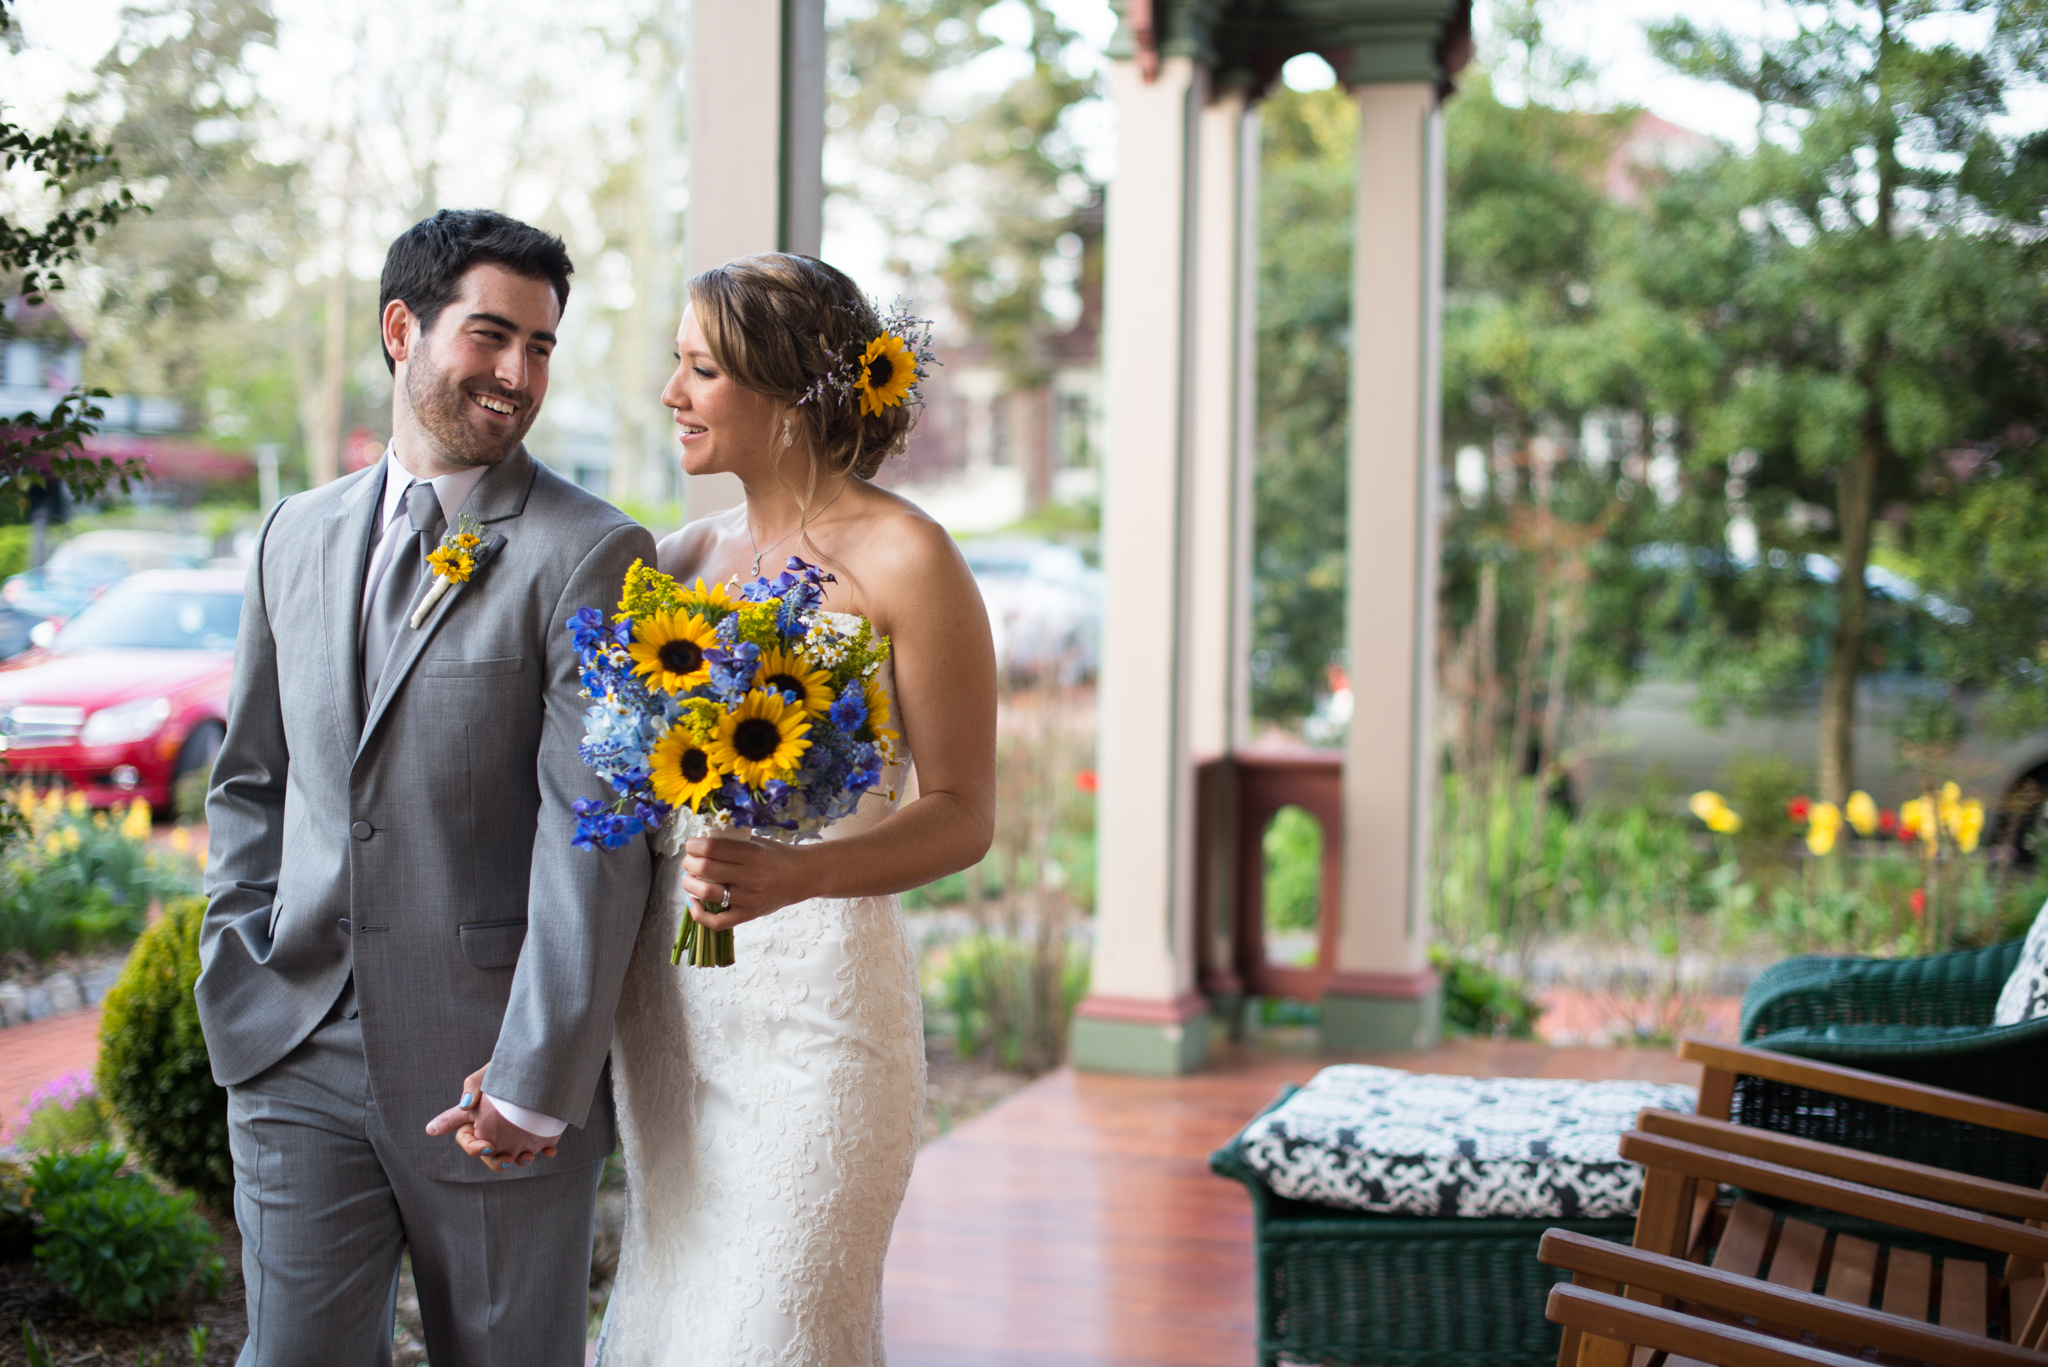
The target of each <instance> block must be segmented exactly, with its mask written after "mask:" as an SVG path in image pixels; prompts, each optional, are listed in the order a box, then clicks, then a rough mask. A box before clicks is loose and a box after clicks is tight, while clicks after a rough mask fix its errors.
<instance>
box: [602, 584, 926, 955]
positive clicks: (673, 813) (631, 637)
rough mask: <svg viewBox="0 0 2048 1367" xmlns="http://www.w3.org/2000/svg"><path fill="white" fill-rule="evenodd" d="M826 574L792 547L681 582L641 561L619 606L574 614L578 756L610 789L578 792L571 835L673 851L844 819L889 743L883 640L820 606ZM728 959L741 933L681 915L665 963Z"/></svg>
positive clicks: (863, 624) (883, 761)
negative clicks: (733, 833) (746, 571)
mask: <svg viewBox="0 0 2048 1367" xmlns="http://www.w3.org/2000/svg"><path fill="white" fill-rule="evenodd" d="M831 582H833V580H832V576H831V575H829V574H825V573H823V572H821V571H820V570H819V569H818V567H817V566H815V565H810V564H806V563H805V562H804V561H802V560H799V559H797V558H795V557H794V556H792V557H791V558H790V561H789V564H788V567H787V568H786V569H784V570H783V572H782V573H781V574H779V575H777V576H776V577H775V578H773V579H770V578H767V577H766V576H763V577H762V578H759V579H756V580H755V581H754V582H753V583H751V584H746V585H740V586H738V587H737V588H736V590H733V591H728V589H727V587H726V586H725V585H714V586H712V587H709V588H707V587H705V584H704V581H703V580H702V579H699V580H698V581H697V584H696V587H695V588H688V589H686V588H684V587H683V586H682V585H681V584H679V583H677V582H676V581H675V580H674V579H671V578H670V577H669V576H667V575H665V574H663V573H661V572H660V571H659V570H656V569H653V568H652V567H650V566H647V565H644V564H641V563H639V562H638V561H635V562H634V565H633V568H632V569H631V570H630V571H628V572H627V574H626V587H625V592H624V594H623V595H622V596H621V598H620V600H619V611H618V613H617V615H616V616H614V617H613V618H612V621H611V623H610V625H607V624H606V622H605V619H604V614H603V613H602V612H600V611H598V610H597V609H596V608H584V609H583V610H582V611H580V612H578V613H577V614H576V615H575V616H574V617H572V618H570V619H569V630H570V632H571V634H572V636H573V638H574V640H575V643H576V653H577V658H578V661H579V663H580V665H581V668H582V675H583V692H584V696H586V697H588V698H589V699H590V709H589V711H588V712H587V713H585V716H584V736H583V743H582V745H581V746H580V747H579V753H580V754H581V755H582V756H583V760H584V763H586V764H588V765H589V766H590V767H591V768H592V769H594V770H596V771H597V774H598V776H599V777H600V778H603V779H604V780H605V781H606V782H608V783H610V784H611V786H612V791H613V793H614V794H615V796H614V797H613V798H612V799H611V800H610V801H608V802H606V801H598V800H595V799H591V798H580V799H578V800H577V802H576V838H575V842H574V843H575V844H576V845H577V846H578V847H580V848H583V849H597V848H600V847H602V848H604V849H617V848H619V847H620V846H622V845H625V844H627V843H628V842H630V841H631V840H633V839H634V837H636V836H638V835H639V834H640V833H641V832H643V831H649V830H661V829H664V828H665V829H666V832H667V836H668V841H667V846H666V848H667V849H668V850H669V852H670V853H672V854H675V853H680V851H681V849H682V842H683V841H685V840H688V839H691V838H692V837H695V836H700V835H710V834H713V833H714V832H719V831H730V830H734V829H735V828H750V829H752V830H754V831H760V832H765V833H768V834H771V835H773V836H774V837H776V838H779V839H784V840H800V839H803V838H804V837H806V836H815V835H816V834H817V833H818V832H819V831H821V830H823V829H824V828H825V827H826V826H827V825H828V824H830V823H831V822H833V821H837V820H838V819H839V818H840V817H843V816H846V815H848V814H850V813H851V812H852V811H853V809H854V808H855V807H856V806H858V805H859V803H860V799H861V796H862V795H863V794H864V793H866V792H867V791H868V790H869V789H871V788H873V787H874V785H875V784H876V783H877V782H878V781H879V780H880V778H881V774H882V769H883V767H884V766H885V765H887V764H889V763H891V762H892V761H893V760H894V758H895V754H896V750H895V742H896V733H895V732H894V731H892V730H890V729H889V720H890V718H889V698H888V695H887V694H886V693H885V692H883V691H882V686H881V683H880V680H879V679H878V678H877V671H879V670H880V669H881V667H882V662H883V661H884V660H886V659H888V658H889V638H888V637H886V636H881V635H878V634H877V633H876V632H875V629H874V624H873V623H872V622H869V621H868V620H867V619H866V618H864V617H855V616H853V615H851V614H849V613H843V612H826V611H824V610H823V608H822V607H821V606H820V604H821V602H822V601H823V599H824V589H823V585H825V584H829V583H831ZM685 955H688V956H689V959H690V962H691V963H693V964H695V965H697V966H699V967H722V966H725V965H728V964H730V963H732V962H733V950H732V932H731V931H729V930H720V931H713V930H707V929H704V928H703V927H700V926H699V925H698V924H697V923H696V921H695V920H693V919H691V918H690V917H689V916H687V915H685V916H684V917H683V918H682V926H681V927H680V930H679V933H678V934H677V936H676V945H675V950H674V952H673V953H672V954H671V955H670V959H671V962H674V963H681V962H682V961H683V957H684V956H685Z"/></svg>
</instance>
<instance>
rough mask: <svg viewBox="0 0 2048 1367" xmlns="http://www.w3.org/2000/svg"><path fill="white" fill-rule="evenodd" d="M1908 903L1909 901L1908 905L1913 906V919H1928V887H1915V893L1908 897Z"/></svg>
mask: <svg viewBox="0 0 2048 1367" xmlns="http://www.w3.org/2000/svg"><path fill="white" fill-rule="evenodd" d="M1907 903H1908V905H1910V906H1911V907H1912V908H1913V919H1914V920H1916V921H1923V920H1925V919H1927V889H1926V888H1914V889H1913V895H1912V896H1911V897H1910V898H1908V899H1907Z"/></svg>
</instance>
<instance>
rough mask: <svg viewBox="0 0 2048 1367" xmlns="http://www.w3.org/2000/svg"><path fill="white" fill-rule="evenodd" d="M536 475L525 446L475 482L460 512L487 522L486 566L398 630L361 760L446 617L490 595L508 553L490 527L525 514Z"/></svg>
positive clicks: (374, 701)
mask: <svg viewBox="0 0 2048 1367" xmlns="http://www.w3.org/2000/svg"><path fill="white" fill-rule="evenodd" d="M534 474H535V470H534V463H533V458H532V457H531V456H529V455H527V454H526V448H525V447H524V446H521V447H520V448H519V449H517V450H516V451H514V452H513V453H512V454H511V455H509V456H507V457H505V459H504V460H503V461H501V462H500V463H498V464H497V465H494V466H492V467H491V468H490V469H489V470H486V471H485V472H484V477H483V478H482V479H480V480H478V481H477V482H476V488H475V489H474V490H473V491H472V492H471V493H470V496H469V501H468V502H466V503H464V504H463V505H462V511H463V512H465V513H468V514H470V515H471V516H473V517H474V518H476V520H477V521H478V522H481V523H483V524H484V528H485V531H484V547H485V554H484V560H483V563H482V565H481V566H479V567H478V569H477V572H476V576H475V578H473V579H472V580H471V581H470V582H469V583H467V584H454V585H451V586H450V587H449V590H448V592H447V593H444V594H442V595H441V601H440V602H438V603H436V604H435V605H434V608H433V611H431V612H429V613H428V614H427V617H426V620H425V621H423V622H421V623H420V624H419V627H418V628H417V629H415V628H413V627H411V626H407V627H405V628H403V629H402V630H401V631H400V632H399V637H398V640H397V642H396V643H394V644H393V646H392V648H391V658H390V659H388V660H387V661H385V664H384V677H383V678H382V679H380V680H379V681H378V683H377V694H376V696H375V697H373V698H372V699H370V715H369V717H368V718H366V719H365V720H364V722H363V732H362V739H361V741H360V743H359V744H358V745H357V747H356V758H357V759H358V760H360V759H361V758H362V757H363V752H364V751H365V750H367V749H368V748H369V745H370V737H371V736H372V735H373V734H375V733H376V730H377V723H378V722H380V721H382V720H383V719H384V714H385V713H386V712H388V711H389V710H390V708H391V700H392V699H393V698H394V697H396V696H397V695H398V690H399V689H400V688H402V687H404V685H405V679H406V676H407V675H408V674H410V673H411V672H412V667H413V666H414V665H415V664H417V663H418V662H419V658H420V655H421V654H422V653H423V652H424V651H425V650H426V648H427V642H428V641H430V640H432V639H433V636H434V633H435V632H436V631H438V630H440V628H441V623H443V622H445V621H446V620H448V614H449V613H451V612H453V611H454V610H455V606H456V604H457V603H459V602H461V601H462V599H463V598H464V597H466V596H467V595H468V594H469V593H471V592H473V591H481V592H485V593H488V592H489V591H490V587H489V586H490V581H491V575H492V573H493V572H494V571H496V569H497V561H498V559H499V558H500V557H501V556H503V555H504V553H505V541H506V538H505V534H504V532H503V531H501V530H498V529H495V528H493V527H492V526H491V524H492V523H494V522H505V521H508V520H510V519H512V518H515V517H517V516H519V514H520V513H522V512H524V511H525V510H526V496H527V494H529V493H530V492H532V490H533V480H534ZM429 582H431V581H429ZM425 591H426V586H425V585H422V586H421V592H422V593H424V592H425ZM415 601H417V600H415Z"/></svg>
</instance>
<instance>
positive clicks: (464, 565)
mask: <svg viewBox="0 0 2048 1367" xmlns="http://www.w3.org/2000/svg"><path fill="white" fill-rule="evenodd" d="M490 553H491V548H490V547H489V546H487V545H485V544H484V529H483V524H482V523H480V522H478V521H477V520H476V517H475V516H474V515H473V514H470V513H463V514H462V515H461V516H460V517H457V518H456V519H455V525H454V527H452V528H450V529H449V532H448V535H446V536H444V537H442V538H441V544H440V545H439V546H436V547H435V548H434V549H433V550H431V551H429V552H427V568H429V569H431V570H432V571H433V572H434V582H433V584H432V585H431V586H429V587H428V589H427V592H426V594H425V596H424V597H422V598H421V599H420V605H419V606H418V607H416V608H414V609H413V610H412V616H411V617H409V618H407V619H406V625H407V626H409V627H411V628H412V629H413V630H414V631H418V630H419V629H420V623H422V622H424V621H426V620H427V614H428V613H430V612H432V611H433V610H434V604H436V603H438V602H440V601H441V600H442V599H443V598H445V597H447V596H448V590H449V589H450V588H451V587H453V586H454V585H456V584H467V583H468V582H469V581H470V577H471V576H472V575H474V574H475V573H476V572H477V571H478V570H480V569H482V568H483V564H484V560H485V559H486V558H487V557H488V556H489V555H490Z"/></svg>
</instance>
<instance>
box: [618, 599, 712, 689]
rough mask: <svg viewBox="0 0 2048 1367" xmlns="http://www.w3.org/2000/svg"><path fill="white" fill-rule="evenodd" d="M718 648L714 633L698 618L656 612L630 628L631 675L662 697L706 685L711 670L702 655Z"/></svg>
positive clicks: (692, 615) (628, 649) (688, 615)
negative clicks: (631, 630) (660, 693)
mask: <svg viewBox="0 0 2048 1367" xmlns="http://www.w3.org/2000/svg"><path fill="white" fill-rule="evenodd" d="M717 645H718V633H717V632H715V631H713V630H712V629H711V626H710V624H709V623H707V622H706V621H705V620H704V619H703V618H702V617H699V616H697V615H696V614H695V613H688V612H657V613H655V614H654V615H653V616H652V617H646V618H642V619H641V620H640V621H638V622H635V623H634V624H633V644H631V645H629V646H627V647H626V653H627V654H629V655H631V656H632V657H633V672H634V673H635V674H638V675H640V676H641V677H643V678H645V679H646V680H647V683H648V686H649V687H652V688H658V689H660V690H662V691H663V692H664V693H681V692H684V691H685V690H687V689H692V688H695V687H696V686H697V685H698V684H701V683H708V682H709V681H710V679H711V668H710V666H709V665H707V664H705V663H704V652H705V651H707V650H711V649H713V648H715V647H716V646H717Z"/></svg>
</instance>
